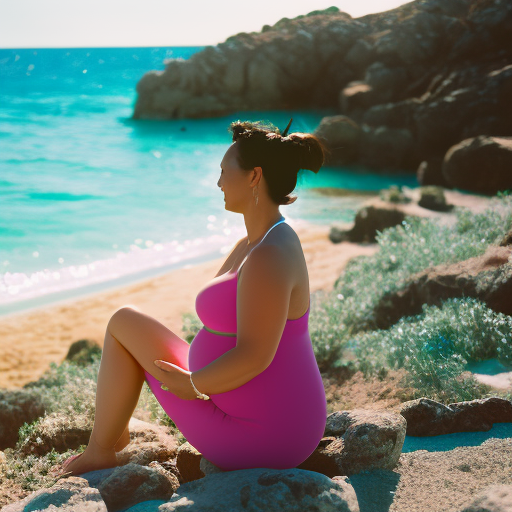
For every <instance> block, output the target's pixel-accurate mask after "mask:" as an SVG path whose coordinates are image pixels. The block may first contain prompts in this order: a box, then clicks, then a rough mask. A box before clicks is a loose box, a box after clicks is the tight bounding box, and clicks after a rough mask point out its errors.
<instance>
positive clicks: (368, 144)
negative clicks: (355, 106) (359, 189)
mask: <svg viewBox="0 0 512 512" xmlns="http://www.w3.org/2000/svg"><path fill="white" fill-rule="evenodd" d="M358 153H359V163H360V164H361V165H363V166H365V167H369V168H372V169H387V170H391V171H397V170H407V169H409V168H416V167H417V165H418V157H417V156H416V153H415V144H414V138H413V136H412V134H411V132H410V131H409V130H407V129H406V128H388V127H387V126H379V127H378V128H371V127H369V126H366V125H363V127H362V132H361V136H360V138H359V150H358Z"/></svg>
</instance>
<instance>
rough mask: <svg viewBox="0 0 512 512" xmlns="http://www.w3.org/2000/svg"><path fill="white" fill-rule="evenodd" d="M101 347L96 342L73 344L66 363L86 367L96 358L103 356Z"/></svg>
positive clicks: (86, 341)
mask: <svg viewBox="0 0 512 512" xmlns="http://www.w3.org/2000/svg"><path fill="white" fill-rule="evenodd" d="M101 352H102V350H101V347H100V345H99V344H98V342H97V341H95V340H88V339H83V340H78V341H75V342H74V343H72V344H71V346H70V347H69V350H68V353H67V354H66V357H65V358H64V360H65V361H70V362H72V363H75V364H78V365H80V366H85V365H88V364H90V363H92V362H93V360H94V357H95V356H98V355H101Z"/></svg>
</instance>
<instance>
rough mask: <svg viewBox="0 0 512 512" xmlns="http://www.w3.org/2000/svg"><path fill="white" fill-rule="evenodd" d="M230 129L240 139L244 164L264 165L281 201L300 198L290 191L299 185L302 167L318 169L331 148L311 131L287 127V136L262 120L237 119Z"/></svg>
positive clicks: (251, 166)
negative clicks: (288, 131)
mask: <svg viewBox="0 0 512 512" xmlns="http://www.w3.org/2000/svg"><path fill="white" fill-rule="evenodd" d="M288 124H290V123H288ZM287 128H288V126H287ZM228 130H229V131H231V132H233V142H236V143H237V149H238V156H237V158H238V161H239V165H240V167H241V168H242V169H244V170H247V171H251V170H252V169H254V167H261V168H262V169H263V176H264V178H265V181H266V182H267V185H268V190H269V194H270V197H271V198H272V200H273V201H274V202H275V203H277V204H283V205H287V204H291V203H293V202H294V201H295V200H296V199H297V197H293V196H290V195H289V194H290V193H291V192H292V191H293V189H294V188H295V186H296V185H297V175H298V172H299V170H300V169H307V170H310V171H313V172H314V173H317V172H318V171H319V170H320V168H321V167H322V165H323V163H324V155H325V154H326V152H327V149H326V148H325V146H324V145H323V142H321V141H320V139H318V138H317V137H315V136H314V135H311V134H310V133H301V132H294V133H290V134H287V135H286V133H287V130H284V132H283V133H284V134H285V135H284V136H283V135H282V134H281V133H280V131H279V129H278V128H277V127H276V126H274V125H273V124H271V123H268V122H267V123H265V122H261V121H256V122H254V123H252V122H249V121H235V122H232V123H231V124H230V126H229V128H228Z"/></svg>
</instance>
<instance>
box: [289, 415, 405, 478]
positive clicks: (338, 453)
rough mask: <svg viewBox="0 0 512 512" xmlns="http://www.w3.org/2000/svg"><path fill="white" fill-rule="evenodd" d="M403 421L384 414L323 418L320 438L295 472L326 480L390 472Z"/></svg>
mask: <svg viewBox="0 0 512 512" xmlns="http://www.w3.org/2000/svg"><path fill="white" fill-rule="evenodd" d="M406 426H407V425H406V421H405V419H404V418H403V417H402V416H401V415H400V414H395V413H392V412H388V411H370V410H365V409H354V410H350V411H338V412H334V413H332V414H330V415H329V416H328V417H327V423H326V427H325V432H324V436H325V437H324V438H323V439H322V440H321V441H320V444H319V446H318V448H317V449H316V450H315V452H313V454H311V456H310V457H309V458H308V459H307V460H305V461H304V462H303V463H302V464H301V465H300V466H298V468H300V469H307V470H310V471H317V472H319V473H323V474H325V475H327V476H331V477H332V476H335V475H353V474H355V473H359V472H361V471H364V470H369V469H378V468H381V469H393V468H394V467H395V466H396V464H397V462H398V459H399V458H400V454H401V452H402V446H403V444H404V440H405V431H406Z"/></svg>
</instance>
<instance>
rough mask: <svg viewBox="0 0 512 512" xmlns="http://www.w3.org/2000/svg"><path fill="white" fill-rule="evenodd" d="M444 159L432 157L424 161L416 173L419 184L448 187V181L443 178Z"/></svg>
mask: <svg viewBox="0 0 512 512" xmlns="http://www.w3.org/2000/svg"><path fill="white" fill-rule="evenodd" d="M442 166H443V159H442V157H435V156H434V157H431V158H429V159H428V160H424V161H423V162H421V164H420V165H419V167H418V170H417V171H416V177H417V179H418V183H419V184H420V185H421V186H423V187H426V186H429V185H435V186H439V187H445V188H446V187H447V186H448V184H447V183H446V179H445V177H444V176H443V167H442Z"/></svg>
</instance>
